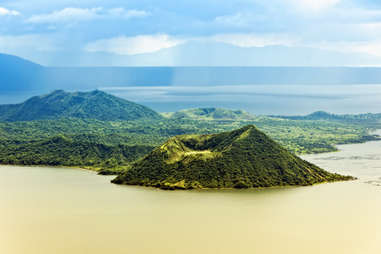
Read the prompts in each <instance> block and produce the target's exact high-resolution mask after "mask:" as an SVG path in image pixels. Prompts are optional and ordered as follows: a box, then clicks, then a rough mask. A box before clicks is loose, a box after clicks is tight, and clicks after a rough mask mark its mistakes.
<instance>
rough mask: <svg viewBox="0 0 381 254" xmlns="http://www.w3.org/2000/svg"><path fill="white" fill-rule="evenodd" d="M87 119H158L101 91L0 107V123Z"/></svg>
mask: <svg viewBox="0 0 381 254" xmlns="http://www.w3.org/2000/svg"><path fill="white" fill-rule="evenodd" d="M63 117H65V118H70V117H73V118H82V119H85V118H88V119H97V120H102V121H114V120H136V119H141V118H149V119H161V118H162V116H161V115H159V114H158V113H156V112H155V111H153V110H152V109H150V108H148V107H145V106H142V105H140V104H136V103H134V102H130V101H127V100H124V99H122V98H119V97H115V96H113V95H110V94H107V93H105V92H102V91H98V90H95V91H92V92H74V93H69V92H65V91H63V90H57V91H54V92H52V93H50V94H47V95H42V96H35V97H32V98H30V99H28V100H26V101H25V102H23V103H20V104H12V105H0V121H30V120H43V119H58V118H63Z"/></svg>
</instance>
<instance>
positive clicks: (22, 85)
mask: <svg viewBox="0 0 381 254" xmlns="http://www.w3.org/2000/svg"><path fill="white" fill-rule="evenodd" d="M268 50H269V52H272V48H269V49H268ZM217 55H218V54H217ZM244 58H245V59H246V58H248V57H247V56H244ZM240 59H241V58H240ZM380 83H381V68H377V67H286V66H284V67H275V66H271V65H269V66H267V67H266V66H264V67H261V66H254V67H249V66H247V67H237V66H232V67H229V66H224V67H216V66H214V67H202V66H201V67H47V66H41V65H39V64H36V63H33V62H30V61H28V60H25V59H22V58H20V57H16V56H12V55H6V54H0V92H1V93H2V94H7V93H15V92H17V93H25V92H33V94H41V93H46V92H48V91H52V90H55V89H64V90H75V89H79V88H80V89H86V90H92V89H98V88H107V87H126V86H191V85H192V86H193V85H194V86H196V85H197V86H216V85H218V86H222V85H256V84H259V85H266V84H276V85H281V84H293V85H296V84H302V85H309V84H310V85H316V84H330V85H331V84H380Z"/></svg>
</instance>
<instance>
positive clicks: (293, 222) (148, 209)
mask: <svg viewBox="0 0 381 254" xmlns="http://www.w3.org/2000/svg"><path fill="white" fill-rule="evenodd" d="M340 149H342V151H340V152H336V153H330V154H320V155H308V156H304V158H305V159H308V160H309V161H312V162H314V163H316V164H318V165H320V166H322V167H324V168H326V169H330V170H333V171H336V172H341V173H345V174H352V175H354V176H357V177H359V180H357V181H351V182H340V183H331V184H321V185H316V186H311V187H297V188H274V189H262V190H243V191H240V190H236V191H227V190H224V191H174V192H172V191H163V190H156V189H151V188H141V187H130V186H117V185H113V184H110V183H109V181H110V180H111V179H112V177H107V176H98V175H96V174H95V173H93V172H90V171H85V170H77V169H65V168H64V169H62V168H41V167H11V166H1V167H0V253H4V254H26V253H27V254H51V253H54V254H64V253H65V254H84V253H92V254H100V253H113V254H121V253H137V254H145V253H147V254H148V253H156V254H161V253H166V254H167V253H176V254H177V253H219V254H224V253H229V254H231V253H293V254H299V253H301V254H302V253H303V254H305V253H309V254H318V253H319V254H321V253H334V254H339V253H343V254H344V253H345V254H355V253H356V254H364V253H380V251H381V180H380V177H381V142H369V143H366V144H356V145H343V146H340Z"/></svg>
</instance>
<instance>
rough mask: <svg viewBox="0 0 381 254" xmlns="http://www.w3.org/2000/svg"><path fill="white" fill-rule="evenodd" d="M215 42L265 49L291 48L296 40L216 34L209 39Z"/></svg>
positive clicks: (264, 36)
mask: <svg viewBox="0 0 381 254" xmlns="http://www.w3.org/2000/svg"><path fill="white" fill-rule="evenodd" d="M210 39H211V40H213V41H216V42H223V43H227V44H231V45H234V46H237V47H242V48H251V47H265V46H274V45H282V46H292V45H295V44H296V42H297V39H292V38H290V37H289V36H287V35H283V34H267V35H263V34H262V35H258V34H218V35H214V36H212V37H210Z"/></svg>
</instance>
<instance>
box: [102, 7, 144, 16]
mask: <svg viewBox="0 0 381 254" xmlns="http://www.w3.org/2000/svg"><path fill="white" fill-rule="evenodd" d="M107 13H108V14H109V15H110V16H112V17H123V18H127V19H129V18H144V17H147V16H150V15H151V14H150V13H149V12H147V11H142V10H135V9H132V10H126V9H124V8H113V9H109V10H108V11H107Z"/></svg>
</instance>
